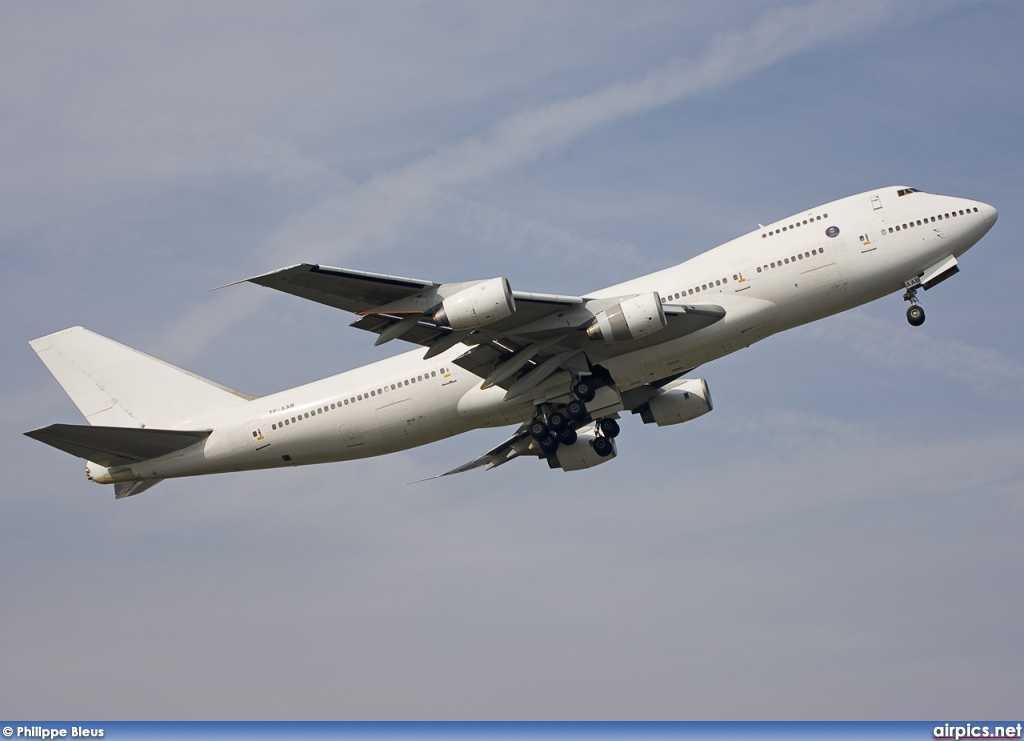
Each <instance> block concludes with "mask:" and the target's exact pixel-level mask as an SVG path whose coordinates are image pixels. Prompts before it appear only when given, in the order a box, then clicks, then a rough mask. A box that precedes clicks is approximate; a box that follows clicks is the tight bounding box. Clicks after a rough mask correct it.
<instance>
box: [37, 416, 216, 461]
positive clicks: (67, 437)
mask: <svg viewBox="0 0 1024 741" xmlns="http://www.w3.org/2000/svg"><path fill="white" fill-rule="evenodd" d="M211 432H212V430H154V429H150V428H148V427H142V428H140V427H94V426H91V425H65V424H55V425H50V426H49V427H42V428H40V429H38V430H32V431H31V432H26V433H25V434H26V435H27V436H28V437H31V438H32V439H33V440H38V441H39V442H41V443H46V444H47V445H51V446H53V447H54V448H57V449H58V450H63V451H64V452H65V453H70V454H71V455H73V456H77V457H78V458H84V459H85V460H87V461H93V462H95V463H99V464H100V465H101V466H108V467H109V466H123V465H127V464H129V463H138V462H139V461H146V460H150V459H151V458H159V457H160V456H163V455H167V454H168V453H174V452H177V451H179V450H184V449H185V448H187V447H188V446H190V445H195V444H196V443H197V442H199V441H200V440H205V439H206V438H207V437H209V436H210V433H211Z"/></svg>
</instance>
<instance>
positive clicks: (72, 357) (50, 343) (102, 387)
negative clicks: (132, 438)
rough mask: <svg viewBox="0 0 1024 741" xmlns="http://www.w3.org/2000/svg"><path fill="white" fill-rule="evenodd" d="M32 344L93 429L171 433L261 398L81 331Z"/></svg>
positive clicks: (60, 333)
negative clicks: (208, 415) (150, 429)
mask: <svg viewBox="0 0 1024 741" xmlns="http://www.w3.org/2000/svg"><path fill="white" fill-rule="evenodd" d="M29 344H30V345H31V346H32V349H33V350H35V351H36V354H37V355H39V358H40V360H42V361H43V362H44V363H45V364H46V367H47V368H49V370H50V373H52V374H53V376H54V378H56V379H57V382H58V383H59V384H60V385H61V386H62V387H63V388H64V391H65V392H66V393H67V395H68V396H70V397H71V400H72V401H73V402H74V403H75V406H77V407H78V409H79V410H80V411H81V412H82V414H84V415H85V418H86V419H87V420H89V424H92V425H101V426H107V427H156V428H164V429H167V428H173V427H176V426H179V425H181V424H182V423H184V422H187V421H188V420H190V419H193V418H195V417H198V416H199V415H201V414H205V413H207V412H211V411H216V410H218V409H224V408H226V407H229V406H233V405H234V404H238V403H239V402H241V401H244V400H251V399H254V398H256V397H254V396H250V395H249V394H243V393H241V392H240V391H233V390H232V389H229V388H226V387H225V386H221V385H220V384H216V383H214V382H212V381H208V380H206V379H205V378H200V377H199V376H197V375H195V374H193V373H189V372H188V371H186V370H182V369H181V368H177V367H175V366H173V365H171V364H170V363H165V362H164V361H162V360H158V359H156V358H154V357H151V356H149V355H146V354H145V353H141V352H139V351H138V350H133V349H132V348H130V347H126V346H125V345H122V344H120V343H119V342H114V341H113V340H110V339H107V338H106V337H103V336H101V335H98V334H96V333H94V332H90V331H89V330H87V329H84V328H82V327H72V328H70V329H65V330H63V331H62V332H55V333H54V334H51V335H47V336H46V337H40V338H39V339H36V340H32V341H31V342H29Z"/></svg>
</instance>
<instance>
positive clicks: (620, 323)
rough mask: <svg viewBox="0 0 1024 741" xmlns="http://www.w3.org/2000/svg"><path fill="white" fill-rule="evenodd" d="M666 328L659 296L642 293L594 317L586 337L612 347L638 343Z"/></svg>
mask: <svg viewBox="0 0 1024 741" xmlns="http://www.w3.org/2000/svg"><path fill="white" fill-rule="evenodd" d="M667 325H668V320H667V319H665V310H664V309H663V308H662V306H661V297H660V296H658V294H657V293H641V294H640V295H639V296H633V298H627V299H625V300H624V301H620V302H619V303H617V304H615V306H613V307H611V308H610V309H605V310H604V311H602V312H601V313H600V314H598V315H597V316H595V317H594V319H593V321H592V322H591V323H590V325H589V326H588V327H587V335H589V336H590V338H591V339H595V340H604V341H605V342H607V343H608V344H609V345H610V344H612V343H614V342H625V341H626V340H638V339H640V338H641V337H646V336H647V335H649V334H651V333H653V332H657V331H658V330H659V329H664V328H665V327H666V326H667Z"/></svg>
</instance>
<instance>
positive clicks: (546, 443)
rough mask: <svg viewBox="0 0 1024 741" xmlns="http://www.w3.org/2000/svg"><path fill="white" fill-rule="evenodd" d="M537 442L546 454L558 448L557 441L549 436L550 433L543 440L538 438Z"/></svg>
mask: <svg viewBox="0 0 1024 741" xmlns="http://www.w3.org/2000/svg"><path fill="white" fill-rule="evenodd" d="M537 444H538V445H540V449H541V450H543V451H544V453H545V454H546V455H551V454H552V453H554V452H555V451H556V450H558V441H557V440H556V439H555V438H553V437H551V435H548V436H547V437H545V438H544V439H543V440H539V441H538V442H537Z"/></svg>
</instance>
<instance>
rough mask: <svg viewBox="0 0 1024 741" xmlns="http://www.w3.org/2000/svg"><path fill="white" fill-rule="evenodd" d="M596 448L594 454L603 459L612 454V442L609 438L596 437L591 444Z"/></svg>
mask: <svg viewBox="0 0 1024 741" xmlns="http://www.w3.org/2000/svg"><path fill="white" fill-rule="evenodd" d="M590 444H591V446H593V448H594V452H595V453H597V454H598V455H599V456H601V457H602V458H607V457H608V456H610V455H611V454H612V452H613V451H612V441H611V440H609V439H608V438H607V437H595V438H594V441H593V442H592V443H590Z"/></svg>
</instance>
